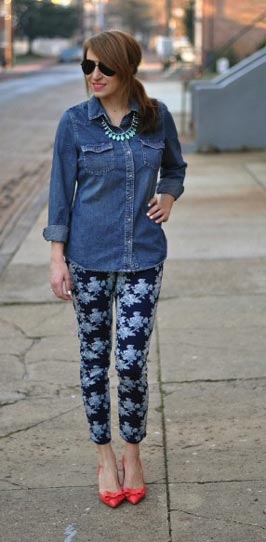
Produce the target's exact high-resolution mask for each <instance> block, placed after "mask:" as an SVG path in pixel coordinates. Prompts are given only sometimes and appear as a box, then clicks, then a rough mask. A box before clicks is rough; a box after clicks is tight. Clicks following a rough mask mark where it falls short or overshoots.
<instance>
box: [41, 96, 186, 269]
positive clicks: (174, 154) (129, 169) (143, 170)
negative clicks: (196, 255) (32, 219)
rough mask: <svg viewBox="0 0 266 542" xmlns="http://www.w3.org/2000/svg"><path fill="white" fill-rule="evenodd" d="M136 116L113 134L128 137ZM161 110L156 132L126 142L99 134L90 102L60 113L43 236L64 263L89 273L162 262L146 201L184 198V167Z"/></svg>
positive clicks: (97, 114) (100, 112) (160, 235)
mask: <svg viewBox="0 0 266 542" xmlns="http://www.w3.org/2000/svg"><path fill="white" fill-rule="evenodd" d="M134 111H138V104H137V103H136V102H132V104H131V109H130V112H129V113H128V114H127V115H125V116H124V117H123V119H122V121H121V124H120V127H112V130H114V131H116V132H117V133H119V132H120V133H121V132H124V131H126V130H127V129H128V128H129V127H130V125H131V122H132V115H133V112H134ZM159 111H160V115H159V116H160V118H159V125H158V129H157V131H156V132H155V133H145V134H136V135H135V136H134V137H132V138H131V139H125V140H124V141H116V140H113V139H110V138H109V137H108V136H107V135H106V134H105V132H104V129H103V127H102V124H101V119H102V117H104V118H105V119H106V120H107V121H108V117H107V114H106V112H105V110H104V108H103V107H102V105H101V102H100V101H99V100H98V98H96V97H94V96H93V97H92V98H90V99H89V100H87V101H86V102H83V103H81V104H78V105H75V106H74V107H71V108H70V109H68V110H67V111H66V112H65V113H64V114H63V116H62V118H61V120H60V122H59V125H58V129H57V133H56V137H55V144H54V155H53V163H52V172H51V181H50V195H49V213H48V214H49V217H48V226H47V227H46V228H45V229H44V232H43V235H44V238H45V239H46V240H47V241H61V242H64V243H65V256H66V259H67V260H69V261H72V262H75V263H77V264H78V265H80V266H82V267H84V268H85V269H89V270H92V271H137V270H143V269H148V268H151V267H155V266H156V265H157V264H159V263H160V262H162V261H164V260H165V258H166V254H167V242H166V238H165V234H164V231H163V228H162V226H161V225H160V224H156V223H155V221H154V220H151V219H150V218H149V217H147V216H146V213H147V211H148V202H149V200H150V199H151V198H152V197H153V196H154V194H155V193H167V194H172V195H173V196H174V197H175V199H177V198H178V197H179V196H180V195H181V194H182V192H183V190H184V188H183V180H184V176H185V169H186V163H185V162H184V160H183V158H182V155H181V149H180V144H179V141H178V136H177V132H176V128H175V124H174V121H173V118H172V116H171V114H170V113H169V111H168V109H167V107H166V106H165V105H164V104H163V103H161V102H159ZM158 172H159V176H158Z"/></svg>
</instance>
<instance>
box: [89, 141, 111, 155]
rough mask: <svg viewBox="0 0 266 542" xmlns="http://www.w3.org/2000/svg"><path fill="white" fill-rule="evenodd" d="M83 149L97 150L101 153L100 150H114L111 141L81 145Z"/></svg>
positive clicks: (96, 151)
mask: <svg viewBox="0 0 266 542" xmlns="http://www.w3.org/2000/svg"><path fill="white" fill-rule="evenodd" d="M81 150H82V152H95V153H100V152H105V151H109V150H113V145H112V143H111V141H110V142H109V141H107V142H106V143H97V144H95V143H89V144H87V145H81Z"/></svg>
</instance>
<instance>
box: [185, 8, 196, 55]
mask: <svg viewBox="0 0 266 542" xmlns="http://www.w3.org/2000/svg"><path fill="white" fill-rule="evenodd" d="M194 22H195V0H189V3H188V5H187V6H186V7H185V14H184V27H185V31H186V35H187V37H188V39H189V41H190V43H191V44H192V45H194V38H195V28H194Z"/></svg>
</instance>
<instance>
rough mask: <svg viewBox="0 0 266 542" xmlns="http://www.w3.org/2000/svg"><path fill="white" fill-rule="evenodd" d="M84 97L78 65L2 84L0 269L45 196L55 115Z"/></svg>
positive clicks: (0, 127)
mask: <svg viewBox="0 0 266 542" xmlns="http://www.w3.org/2000/svg"><path fill="white" fill-rule="evenodd" d="M85 96H86V94H85V87H84V81H83V77H82V74H81V73H80V69H79V67H78V66H55V67H53V68H49V69H46V70H44V71H42V72H41V73H36V74H34V75H28V76H24V77H20V78H18V79H15V80H8V81H3V82H1V84H0V129H1V148H0V159H1V177H0V217H1V218H0V232H1V233H0V272H1V270H3V269H4V268H5V266H6V265H7V263H8V261H9V260H10V258H11V257H12V255H13V254H14V252H15V251H16V249H17V248H18V246H19V245H20V243H21V241H22V240H23V238H24V237H25V234H26V233H27V231H28V230H29V228H30V227H31V225H32V223H33V222H34V219H35V218H36V216H38V213H39V211H40V209H41V207H42V206H43V205H44V203H45V201H46V199H47V189H48V178H49V169H50V163H51V152H52V144H53V138H54V132H55V128H56V125H57V122H58V119H59V117H60V115H61V114H62V112H63V111H64V109H66V108H67V107H69V106H70V105H72V104H73V103H75V102H79V101H81V100H83V99H84V98H85Z"/></svg>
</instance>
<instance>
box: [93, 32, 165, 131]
mask: <svg viewBox="0 0 266 542" xmlns="http://www.w3.org/2000/svg"><path fill="white" fill-rule="evenodd" d="M88 49H91V50H92V51H93V52H94V54H95V55H96V56H97V57H98V58H99V60H100V61H101V62H102V63H103V64H106V65H107V66H108V67H109V68H111V69H113V70H114V71H115V72H116V74H117V76H118V77H119V79H120V81H121V84H122V99H124V100H125V102H126V103H129V102H130V100H131V99H132V98H134V99H135V100H136V101H137V103H138V105H139V119H140V123H139V128H138V132H140V133H143V132H149V131H155V130H156V127H157V118H158V103H157V100H154V99H152V98H149V97H148V96H147V94H146V91H145V89H144V86H143V85H142V83H141V82H140V81H139V80H138V79H137V78H136V77H135V76H136V73H137V69H138V66H139V64H140V62H141V58H142V53H141V48H140V46H139V44H138V42H137V41H136V40H135V39H134V38H133V37H132V36H131V35H130V34H128V33H127V32H121V31H120V30H107V31H104V32H101V33H99V34H96V35H94V36H92V37H91V38H89V39H87V40H86V41H85V43H84V46H83V59H86V56H87V51H88Z"/></svg>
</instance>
